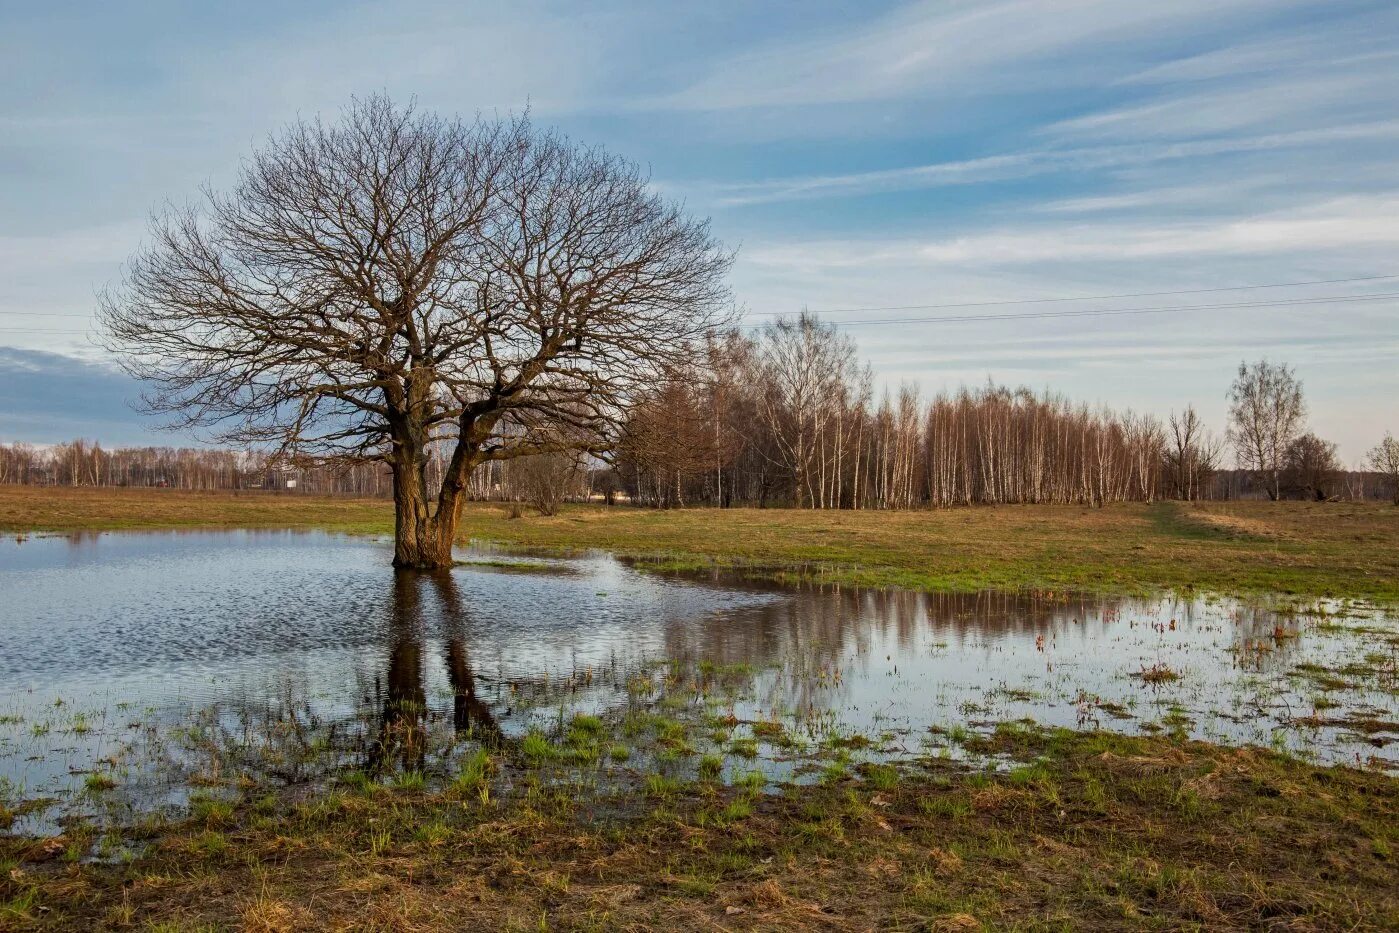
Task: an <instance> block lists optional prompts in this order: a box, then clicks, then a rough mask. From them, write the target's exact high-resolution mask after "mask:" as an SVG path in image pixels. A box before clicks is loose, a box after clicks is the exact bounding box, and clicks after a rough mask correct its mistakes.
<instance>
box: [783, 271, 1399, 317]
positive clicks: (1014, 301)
mask: <svg viewBox="0 0 1399 933" xmlns="http://www.w3.org/2000/svg"><path fill="white" fill-rule="evenodd" d="M1381 279H1399V272H1396V273H1389V274H1386V275H1362V276H1356V277H1354V278H1348V279H1311V280H1309V281H1306V282H1264V283H1262V284H1258V285H1221V286H1218V287H1216V288H1186V289H1177V290H1174V291H1165V292H1121V293H1119V294H1116V295H1074V296H1067V297H1062V298H1007V299H1005V300H1003V301H963V302H952V303H949V304H935V305H887V306H884V307H871V308H828V309H826V310H825V311H821V312H819V313H821V314H860V313H863V312H866V311H936V310H939V309H942V308H992V307H997V306H1001V305H1033V304H1050V303H1053V302H1062V301H1110V300H1113V299H1117V298H1160V297H1164V296H1167V295H1203V294H1206V293H1209V292H1237V291H1248V290H1250V289H1255V288H1301V287H1303V286H1306V285H1340V284H1342V283H1346V282H1378V281H1380V280H1381ZM783 313H785V312H781V311H761V312H758V314H760V315H761V316H763V317H773V316H777V315H780V314H783Z"/></svg>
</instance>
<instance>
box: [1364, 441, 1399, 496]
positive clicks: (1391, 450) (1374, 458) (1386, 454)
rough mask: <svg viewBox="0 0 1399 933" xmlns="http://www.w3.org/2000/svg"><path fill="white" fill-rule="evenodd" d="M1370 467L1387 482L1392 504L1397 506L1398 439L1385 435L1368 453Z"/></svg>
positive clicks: (1398, 476) (1398, 478)
mask: <svg viewBox="0 0 1399 933" xmlns="http://www.w3.org/2000/svg"><path fill="white" fill-rule="evenodd" d="M1369 459H1370V466H1371V467H1373V468H1374V469H1375V470H1376V471H1377V472H1379V473H1381V474H1383V475H1384V477H1385V478H1386V479H1388V480H1389V487H1390V491H1391V492H1392V493H1393V494H1394V504H1395V505H1399V439H1396V438H1395V437H1394V435H1393V434H1386V435H1385V436H1384V440H1382V441H1380V442H1379V443H1378V444H1376V445H1375V446H1374V448H1373V449H1372V450H1371V451H1370V455H1369Z"/></svg>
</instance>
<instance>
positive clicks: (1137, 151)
mask: <svg viewBox="0 0 1399 933" xmlns="http://www.w3.org/2000/svg"><path fill="white" fill-rule="evenodd" d="M1394 139H1399V119H1393V120H1378V121H1371V122H1365V123H1355V124H1349V125H1344V126H1332V127H1326V128H1323V129H1303V130H1294V131H1292V132H1287V133H1266V134H1260V135H1253V136H1232V137H1224V138H1219V139H1201V140H1194V141H1189V142H1179V143H1123V144H1117V145H1100V146H1078V147H1068V148H1050V147H1044V148H1036V149H1027V150H1024V151H1021V152H1014V153H1006V154H1002V155H992V156H986V157H984V158H978V159H966V160H959V161H951V162H934V163H929V164H926V165H914V166H906V167H902V168H892V169H878V170H874V171H857V172H849V173H844V174H832V175H808V176H796V177H791V178H773V179H766V180H762V181H753V182H741V183H731V184H721V185H714V186H712V191H711V192H710V193H711V195H712V197H713V199H714V201H715V203H716V204H718V205H720V206H726V207H738V206H745V205H753V204H770V203H775V202H780V201H795V200H809V199H813V198H827V197H855V196H860V195H867V194H876V193H881V192H888V191H905V190H911V189H917V188H932V187H942V186H947V185H969V184H980V183H985V182H993V181H1002V180H1007V179H1018V178H1032V177H1034V176H1037V175H1047V174H1053V173H1059V172H1086V171H1094V170H1101V169H1113V168H1121V167H1125V166H1139V165H1148V164H1151V163H1160V162H1173V161H1181V160H1187V159H1200V158H1205V157H1211V156H1223V155H1231V154H1238V153H1253V152H1266V151H1270V150H1283V149H1305V148H1315V147H1320V146H1328V145H1334V144H1338V143H1350V142H1361V141H1372V140H1373V141H1378V140H1394ZM689 187H691V188H694V187H696V186H693V185H691V186H689Z"/></svg>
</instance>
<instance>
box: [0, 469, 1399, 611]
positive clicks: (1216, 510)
mask: <svg viewBox="0 0 1399 933" xmlns="http://www.w3.org/2000/svg"><path fill="white" fill-rule="evenodd" d="M196 527H205V528H207V527H213V528H320V529H326V530H329V531H341V532H350V533H357V534H358V533H362V534H387V533H390V532H391V531H392V528H393V514H392V509H391V506H390V504H389V503H388V502H384V501H380V500H370V499H341V498H315V497H309V496H286V495H281V496H279V495H272V494H265V493H244V494H239V495H235V494H230V493H217V494H216V493H189V492H180V491H175V490H117V489H100V490H99V489H85V488H32V487H23V486H0V530H5V531H14V532H26V531H44V530H47V531H61V532H74V531H99V530H133V529H160V528H196ZM462 533H463V535H464V536H469V537H472V538H477V539H481V540H488V541H496V542H500V543H503V544H510V545H520V546H526V547H538V548H547V549H576V548H602V549H606V550H610V551H613V552H614V553H617V554H619V555H622V556H628V557H632V558H636V559H638V560H642V561H643V562H645V563H646V564H648V565H649V566H653V567H656V568H657V569H663V570H686V571H704V570H713V569H726V568H727V569H738V570H744V571H747V572H750V573H754V574H757V575H761V576H767V577H771V578H777V579H819V580H823V581H827V582H837V583H847V584H857V585H869V586H899V587H904V588H909V589H919V590H932V591H974V590H981V589H1041V590H1043V589H1073V590H1080V591H1086V592H1096V593H1118V594H1122V593H1142V592H1147V591H1151V590H1156V589H1161V588H1187V587H1196V588H1200V589H1207V590H1212V591H1218V592H1222V593H1229V594H1240V595H1242V594H1259V593H1269V594H1283V595H1292V596H1298V597H1327V596H1330V597H1353V598H1365V599H1372V600H1379V601H1386V602H1390V601H1399V508H1395V507H1393V506H1390V505H1384V504H1379V503H1309V502H1252V501H1250V502H1221V503H1199V504H1184V503H1177V502H1159V503H1153V504H1149V505H1148V504H1142V503H1122V504H1116V505H1112V506H1109V507H1106V508H1102V509H1092V508H1084V507H1077V506H1054V505H1036V506H999V507H982V508H957V509H944V510H928V511H913V512H832V511H823V512H816V511H799V510H791V509H679V510H670V511H655V510H648V509H638V508H630V507H624V506H618V507H613V508H607V507H603V506H572V507H567V508H564V509H563V510H561V511H560V512H559V514H558V515H555V516H551V517H547V518H546V517H541V516H533V515H528V516H526V517H524V518H520V519H514V520H512V519H510V518H509V517H508V515H507V514H506V512H505V511H503V510H502V509H500V508H498V507H496V506H494V505H487V504H474V505H472V506H470V507H469V508H468V509H467V511H466V513H465V515H464V517H463V522H462Z"/></svg>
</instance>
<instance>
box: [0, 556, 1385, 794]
mask: <svg viewBox="0 0 1399 933" xmlns="http://www.w3.org/2000/svg"><path fill="white" fill-rule="evenodd" d="M389 556H390V550H389V547H388V545H387V544H386V543H385V542H383V541H379V540H374V539H366V538H356V537H345V536H336V535H329V534H324V533H316V532H282V531H279V532H261V531H256V532H255V531H226V532H224V531H213V532H204V531H201V532H183V533H140V534H98V535H86V536H76V537H31V538H27V539H23V538H21V539H6V540H5V541H3V542H0V619H3V622H2V623H0V781H3V782H4V783H3V784H2V785H0V788H3V789H6V791H7V793H8V794H10V795H11V796H16V795H23V796H29V797H33V796H36V795H53V796H55V797H59V796H62V795H64V794H72V793H75V792H77V791H78V790H80V789H81V785H82V782H83V780H84V776H85V775H87V774H88V773H90V772H91V771H92V770H93V768H94V767H96V766H97V763H98V762H101V761H102V760H103V759H104V758H107V759H108V760H109V761H110V762H115V761H116V760H117V757H118V756H122V755H125V756H128V757H129V756H130V753H131V748H132V747H133V746H134V745H135V744H136V741H135V740H136V738H137V737H138V735H139V733H141V732H142V730H148V731H149V730H151V729H153V728H154V726H153V725H152V723H161V722H164V723H173V722H181V721H187V720H188V719H189V718H190V717H191V716H196V715H198V714H199V711H201V710H215V711H217V712H216V713H215V717H216V719H217V720H218V721H220V722H222V723H223V724H224V726H225V727H226V728H234V729H236V728H238V726H237V724H238V723H242V727H243V728H244V729H245V730H246V729H247V728H249V726H248V722H249V721H250V718H251V719H255V718H256V715H257V714H256V712H250V711H257V710H260V709H262V710H267V709H274V708H279V707H280V708H285V707H287V706H289V705H294V706H297V707H298V708H300V709H301V710H303V711H304V712H305V713H306V714H307V715H309V716H310V717H312V719H313V720H314V722H316V723H318V724H324V723H327V722H329V723H341V722H343V723H345V724H346V725H345V728H346V730H347V731H350V732H352V731H354V729H356V728H359V729H360V730H361V731H362V733H363V735H365V736H368V737H369V738H368V739H367V740H366V741H364V742H362V743H361V748H362V750H363V752H364V754H365V755H368V756H370V757H372V756H373V755H374V754H375V751H374V749H375V748H376V745H375V742H374V740H373V738H372V737H373V735H374V730H375V729H376V728H378V729H382V728H383V727H384V720H385V718H386V717H387V716H388V715H389V713H388V712H386V711H389V710H392V709H395V708H397V706H399V705H401V703H402V701H403V700H405V699H409V700H412V701H413V703H415V704H418V705H420V706H421V708H423V709H425V710H426V718H427V720H428V721H430V722H432V723H435V724H436V728H439V729H443V730H452V729H457V730H462V729H464V728H470V729H472V730H474V731H473V734H479V732H480V730H486V731H496V732H499V733H501V734H505V735H519V734H521V733H523V732H524V731H525V730H526V729H528V728H529V727H530V726H531V724H533V723H538V722H540V721H541V719H543V718H548V717H553V718H555V719H557V717H558V716H559V715H560V711H561V710H570V711H571V710H574V709H582V710H589V711H592V710H600V709H606V708H608V707H609V706H612V705H617V704H624V703H625V702H626V700H627V691H626V687H625V683H626V680H627V678H629V677H632V676H634V675H635V674H636V672H639V671H645V670H647V669H648V666H654V665H655V664H656V662H658V661H665V660H676V659H679V660H682V661H684V662H686V663H689V664H696V663H703V664H705V665H708V666H711V667H712V666H718V667H721V668H725V669H732V670H740V671H743V672H745V673H744V676H745V678H746V679H747V680H748V681H749V682H748V684H747V685H746V689H745V691H744V694H743V697H742V698H741V699H740V700H737V701H735V703H734V704H733V710H732V711H733V714H734V715H735V716H736V717H737V718H738V719H739V720H745V721H746V720H756V719H765V718H782V719H785V720H787V721H789V722H791V723H793V724H796V725H798V726H804V727H805V728H807V730H808V731H809V732H810V734H812V735H818V734H854V733H860V734H863V735H871V736H878V737H880V739H879V742H878V743H877V745H878V749H879V752H880V754H882V755H883V756H885V757H899V756H900V755H908V756H915V755H920V754H926V753H928V750H929V748H930V747H931V746H932V745H936V743H937V741H938V740H937V739H936V736H938V735H942V736H945V735H947V734H948V733H949V732H953V731H956V730H958V729H973V730H975V729H983V730H984V729H988V728H991V727H993V726H994V724H995V723H996V722H999V721H1004V720H1009V719H1018V718H1028V719H1033V720H1035V721H1036V722H1039V723H1043V724H1048V725H1063V726H1068V727H1072V728H1098V727H1102V728H1112V729H1117V730H1121V731H1127V732H1141V731H1176V732H1185V733H1187V734H1189V735H1191V736H1195V737H1199V738H1206V739H1210V740H1215V741H1222V742H1227V743H1236V744H1260V745H1269V746H1273V747H1277V748H1286V749H1289V750H1292V751H1294V752H1296V753H1299V754H1302V755H1304V756H1307V757H1309V758H1313V759H1316V760H1320V761H1326V762H1344V763H1348V764H1352V765H1363V766H1371V767H1383V768H1391V769H1392V768H1394V767H1395V766H1396V765H1397V764H1399V733H1396V731H1395V730H1396V729H1399V726H1395V720H1397V719H1399V694H1397V693H1396V689H1395V661H1396V657H1399V637H1396V635H1395V632H1396V631H1397V630H1399V624H1396V620H1395V619H1394V618H1391V617H1387V616H1386V615H1384V614H1383V613H1380V612H1376V611H1372V610H1365V609H1363V608H1356V607H1346V608H1344V610H1343V611H1341V612H1339V613H1336V612H1335V609H1336V607H1329V608H1330V610H1331V611H1332V614H1330V615H1311V614H1300V615H1299V614H1293V613H1288V614H1279V613H1277V612H1273V611H1268V610H1266V609H1262V608H1256V607H1250V606H1248V605H1244V604H1242V603H1239V602H1235V601H1231V600H1221V599H1209V598H1204V597H1201V598H1190V599H1182V598H1161V599H1150V600H1125V599H1089V598H1075V597H1066V596H1064V595H1062V594H1038V595H1026V594H1004V593H982V594H976V595H966V596H946V595H926V594H917V593H907V592H884V591H869V590H854V589H850V588H836V587H818V586H809V587H802V588H778V587H768V586H758V585H754V584H751V583H744V582H741V581H737V580H733V579H723V578H719V577H715V578H713V579H697V578H694V577H688V578H679V577H673V576H671V577H665V576H659V575H656V574H653V573H647V572H642V571H640V570H637V569H634V568H632V567H629V566H628V565H626V564H625V563H623V562H620V561H618V560H615V559H613V558H611V557H609V556H607V555H604V554H589V555H585V556H582V557H574V558H568V559H551V558H520V557H510V558H509V561H508V562H507V561H505V560H502V557H503V555H501V554H497V553H493V552H490V551H488V550H480V549H472V550H463V551H462V553H461V554H460V557H461V558H462V559H463V560H464V561H467V562H472V563H474V566H473V565H472V563H468V565H466V566H462V567H459V568H457V569H456V570H454V571H451V572H450V573H445V574H440V575H434V576H423V575H412V574H403V573H395V572H394V571H393V570H392V569H391V568H390V567H389V566H388V563H389ZM507 563H508V565H507ZM1151 670H1158V671H1162V670H1169V671H1170V672H1171V673H1172V674H1174V675H1177V679H1174V680H1168V681H1166V682H1159V683H1152V682H1149V680H1150V678H1145V679H1144V678H1143V677H1142V676H1141V675H1142V673H1143V672H1144V671H1151ZM230 717H231V718H230ZM230 723H232V724H233V725H231V726H230V725H229V724H230ZM930 729H931V730H932V731H931V732H930ZM930 736H931V737H932V738H930ZM340 764H341V765H343V764H345V762H343V761H342V762H340ZM146 766H147V767H150V763H149V762H147V765H146ZM761 766H762V767H763V768H764V770H766V771H767V772H768V773H769V775H771V776H773V777H776V778H786V777H791V776H792V772H791V764H790V762H788V761H784V756H783V755H781V754H778V753H773V754H771V755H766V754H765V755H764V756H763V759H762V761H761ZM123 767H126V768H134V769H135V770H136V771H137V772H140V771H141V768H142V765H141V764H139V763H133V762H132V761H130V760H124V761H123ZM0 802H3V801H0Z"/></svg>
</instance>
